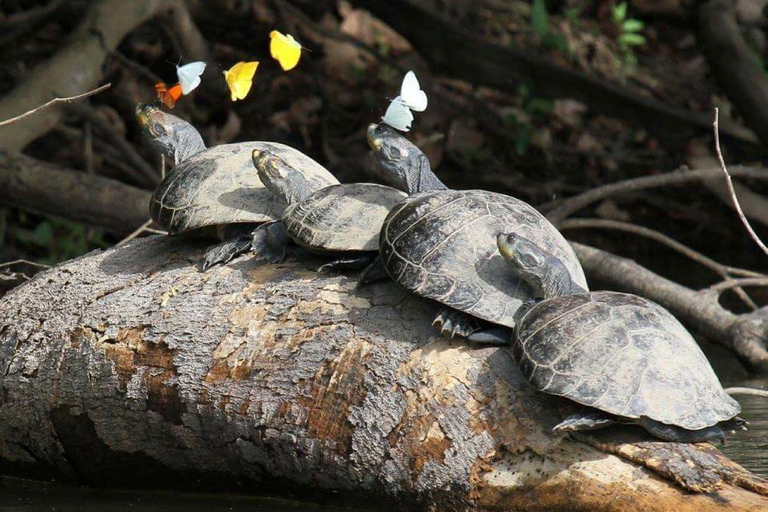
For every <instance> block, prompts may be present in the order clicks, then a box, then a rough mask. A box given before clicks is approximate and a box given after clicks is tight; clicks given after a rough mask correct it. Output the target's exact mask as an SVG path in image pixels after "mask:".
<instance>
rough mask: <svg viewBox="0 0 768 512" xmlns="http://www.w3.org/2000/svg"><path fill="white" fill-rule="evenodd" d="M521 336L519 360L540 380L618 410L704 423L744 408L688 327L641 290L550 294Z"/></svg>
mask: <svg viewBox="0 0 768 512" xmlns="http://www.w3.org/2000/svg"><path fill="white" fill-rule="evenodd" d="M516 338H517V339H516V342H515V345H514V350H513V354H514V357H515V360H516V361H517V362H518V364H519V365H520V368H521V371H522V373H523V375H525V377H526V378H527V379H528V380H529V381H530V382H531V384H533V386H534V387H536V388H538V389H539V390H541V391H544V392H546V393H550V394H553V395H559V396H564V397H567V398H570V399H571V400H574V401H576V402H578V403H580V404H583V405H587V406H590V407H594V408H596V409H600V410H601V411H605V412H608V413H611V414H614V415H616V416H623V417H625V418H640V417H646V418H650V419H652V420H655V421H659V422H662V423H666V424H668V425H676V426H679V427H682V428H686V429H689V430H698V429H701V428H705V427H709V426H712V425H715V424H717V423H718V422H720V421H725V420H728V419H730V418H732V417H734V416H736V414H738V413H739V411H740V410H741V408H740V407H739V404H738V402H736V401H735V400H734V399H733V398H731V397H730V396H728V394H727V393H726V392H725V391H724V390H723V387H722V385H721V384H720V381H719V380H718V378H717V376H716V375H715V372H714V371H713V370H712V367H711V366H710V365H709V361H707V358H706V357H705V356H704V354H703V353H702V352H701V349H700V348H699V345H698V344H697V343H696V341H695V340H694V339H693V337H691V335H690V333H689V332H688V331H687V330H686V329H685V327H683V326H682V325H681V324H680V322H678V321H677V320H676V319H675V317H674V316H672V314H670V313H669V312H668V311H667V310H666V309H664V308H663V307H661V306H659V305H658V304H656V303H654V302H651V301H649V300H646V299H644V298H642V297H638V296H636V295H630V294H626V293H617V292H593V293H590V294H585V295H566V296H562V297H557V298H554V299H549V300H545V301H543V302H541V303H539V304H537V305H536V306H534V307H533V308H532V309H531V310H530V311H529V312H528V313H527V314H526V315H525V316H524V317H523V319H522V320H521V321H520V325H519V326H518V331H517V337H516Z"/></svg>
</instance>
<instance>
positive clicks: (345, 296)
mask: <svg viewBox="0 0 768 512" xmlns="http://www.w3.org/2000/svg"><path fill="white" fill-rule="evenodd" d="M203 245H204V244H203V243H201V242H199V241H194V240H192V239H183V238H174V237H151V238H147V239H142V240H137V241H134V242H132V243H130V244H128V245H126V246H124V247H119V248H116V249H112V250H109V251H106V252H103V253H102V252H99V253H92V254H90V255H88V256H85V257H82V258H79V259H76V260H72V261H70V262H68V263H66V264H64V265H61V266H59V267H56V268H54V269H52V270H50V271H46V272H44V273H42V274H40V275H38V276H37V277H36V278H35V279H33V280H32V281H30V282H29V283H26V284H24V285H22V286H20V287H18V288H17V289H15V290H13V291H12V292H10V293H9V294H8V295H6V296H5V298H4V299H3V301H2V303H1V304H0V472H2V473H3V474H7V475H27V476H34V477H37V478H57V479H65V480H70V481H76V482H79V483H87V484H91V485H110V486H134V487H135V486H144V485H147V484H152V485H161V486H169V487H171V486H172V487H188V488H190V487H192V488H200V487H201V486H205V487H208V488H219V489H226V490H231V489H232V487H233V486H235V487H237V489H239V490H240V491H241V492H248V493H281V494H291V495H293V496H313V495H316V493H323V494H325V495H327V496H333V497H335V499H337V500H339V501H354V502H357V503H363V504H367V505H371V504H374V505H384V506H391V505H392V504H394V503H397V504H398V506H399V507H400V508H402V509H414V510H441V511H451V510H498V511H517V510H520V511H536V510H541V511H544V510H552V511H554V510H558V511H560V510H584V511H586V510H589V511H619V510H621V511H634V510H637V511H640V510H643V511H656V510H658V511H661V510H676V511H694V510H695V511H697V512H704V511H725V510H755V511H757V510H767V509H768V498H766V494H768V483H767V482H766V481H765V480H762V479H760V478H758V477H756V476H754V475H752V474H750V473H749V472H747V471H746V470H744V469H743V468H741V467H740V466H738V465H736V464H734V463H732V462H730V461H729V460H727V459H726V458H725V457H724V456H723V455H722V454H720V452H719V451H717V450H716V449H715V448H714V447H712V446H710V445H707V444H700V445H679V444H675V443H662V442H655V441H652V440H650V439H649V438H647V437H644V436H643V434H642V432H640V431H639V430H635V429H633V428H630V427H626V428H625V429H616V430H611V431H606V432H602V433H595V434H592V435H589V436H579V437H578V438H572V437H561V436H555V435H553V434H552V433H551V428H552V426H553V425H555V424H556V423H557V422H559V421H560V418H561V409H562V408H563V407H565V405H564V404H563V403H562V402H561V401H557V399H554V398H549V397H546V396H544V395H542V394H540V393H537V392H535V391H534V390H532V389H531V388H530V387H529V386H528V385H527V383H526V382H525V381H524V380H523V378H522V376H521V375H520V373H519V372H518V370H517V368H516V366H515V364H514V362H513V361H512V359H511V356H510V351H509V350H508V349H504V348H474V347H470V346H467V345H465V344H462V343H459V342H453V343H450V342H448V341H445V340H442V339H440V338H438V337H437V336H435V334H434V332H433V330H432V328H431V326H430V322H431V319H432V317H433V316H434V314H435V312H436V310H437V306H436V305H435V304H433V303H430V302H427V301H424V300H421V299H419V298H416V297H413V296H410V295H409V294H407V293H406V292H405V291H403V290H402V289H400V288H398V287H397V286H395V285H394V284H392V283H388V282H384V283H378V284H375V285H373V286H370V287H368V288H366V289H364V290H356V289H355V283H356V278H357V275H354V274H346V275H345V274H337V275H327V274H318V273H317V272H315V271H314V269H315V268H316V266H317V265H318V264H319V261H318V260H311V259H303V260H296V259H295V258H290V259H289V261H287V262H286V263H284V264H280V265H265V266H257V265H255V264H254V262H253V261H252V260H251V259H250V258H249V257H247V256H246V257H241V258H239V259H237V260H235V261H234V262H232V263H231V264H229V265H227V266H225V267H220V268H215V269H213V270H211V271H209V272H206V273H200V272H199V271H198V270H197V268H196V267H195V262H196V261H197V259H198V258H199V257H200V256H201V254H202V248H203Z"/></svg>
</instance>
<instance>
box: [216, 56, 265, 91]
mask: <svg viewBox="0 0 768 512" xmlns="http://www.w3.org/2000/svg"><path fill="white" fill-rule="evenodd" d="M258 66H259V63H258V62H257V61H254V62H238V63H237V64H235V65H234V66H232V67H231V68H229V69H228V70H226V71H224V79H225V80H226V81H227V85H228V86H229V92H230V93H231V95H232V101H237V100H242V99H245V97H246V96H248V93H249V92H250V91H251V86H252V85H253V75H255V74H256V68H257V67H258Z"/></svg>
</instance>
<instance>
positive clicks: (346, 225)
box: [283, 183, 408, 252]
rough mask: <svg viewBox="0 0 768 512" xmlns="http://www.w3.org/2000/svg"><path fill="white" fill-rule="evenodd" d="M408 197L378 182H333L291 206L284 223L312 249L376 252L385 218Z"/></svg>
mask: <svg viewBox="0 0 768 512" xmlns="http://www.w3.org/2000/svg"><path fill="white" fill-rule="evenodd" d="M406 197H408V196H407V194H406V193H405V192H402V191H400V190H397V189H394V188H392V187H387V186H384V185H377V184H375V183H350V184H344V185H333V186H331V187H326V188H324V189H322V190H319V191H317V192H315V193H314V194H312V195H311V196H309V197H308V198H306V199H304V200H303V201H300V202H298V203H295V204H292V205H290V206H288V207H287V208H286V210H285V212H284V214H283V225H284V226H285V229H286V230H287V231H288V234H289V235H290V236H291V238H293V240H294V241H295V242H296V243H297V244H299V245H300V246H301V247H303V248H305V249H308V250H310V251H321V252H326V251H331V252H344V251H376V250H378V248H379V232H380V231H381V225H382V224H383V223H384V219H385V218H386V216H387V214H389V211H390V210H391V209H392V208H393V207H394V206H395V205H396V204H398V203H399V202H401V201H403V200H404V199H405V198H406Z"/></svg>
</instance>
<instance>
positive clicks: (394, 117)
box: [381, 96, 413, 132]
mask: <svg viewBox="0 0 768 512" xmlns="http://www.w3.org/2000/svg"><path fill="white" fill-rule="evenodd" d="M381 120H382V121H383V122H384V123H386V124H388V125H389V126H391V127H392V128H394V129H396V130H400V131H401V132H407V131H410V129H411V123H412V122H413V112H411V109H410V108H408V107H407V106H406V104H405V103H404V102H403V101H402V100H401V99H400V96H398V97H397V98H395V99H393V100H392V103H390V104H389V107H388V108H387V111H386V112H385V113H384V117H382V118H381Z"/></svg>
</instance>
